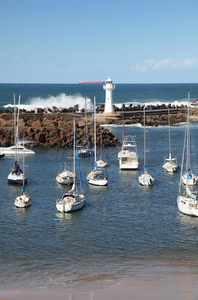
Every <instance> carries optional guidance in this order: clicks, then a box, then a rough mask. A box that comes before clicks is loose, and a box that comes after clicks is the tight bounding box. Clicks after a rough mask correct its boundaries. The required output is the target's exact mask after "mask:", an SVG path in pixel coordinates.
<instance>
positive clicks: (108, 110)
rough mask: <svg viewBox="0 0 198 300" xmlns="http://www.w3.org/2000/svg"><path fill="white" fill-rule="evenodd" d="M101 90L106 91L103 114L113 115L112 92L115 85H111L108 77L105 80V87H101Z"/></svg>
mask: <svg viewBox="0 0 198 300" xmlns="http://www.w3.org/2000/svg"><path fill="white" fill-rule="evenodd" d="M103 89H104V90H105V91H106V97H105V110H104V113H113V90H114V89H115V85H113V81H112V80H111V78H110V76H109V77H108V79H107V80H106V85H103Z"/></svg>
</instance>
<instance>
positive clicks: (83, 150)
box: [76, 98, 92, 157]
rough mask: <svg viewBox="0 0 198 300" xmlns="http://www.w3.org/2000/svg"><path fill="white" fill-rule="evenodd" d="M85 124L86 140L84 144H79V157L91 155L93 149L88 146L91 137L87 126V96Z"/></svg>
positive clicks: (77, 154)
mask: <svg viewBox="0 0 198 300" xmlns="http://www.w3.org/2000/svg"><path fill="white" fill-rule="evenodd" d="M85 125H86V142H85V143H84V144H83V145H81V146H78V153H76V156H78V157H89V156H91V154H92V150H91V149H89V146H88V141H89V137H88V126H87V101H86V98H85Z"/></svg>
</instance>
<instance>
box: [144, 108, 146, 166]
mask: <svg viewBox="0 0 198 300" xmlns="http://www.w3.org/2000/svg"><path fill="white" fill-rule="evenodd" d="M145 109H146V107H145V106H144V166H145V167H146V134H145Z"/></svg>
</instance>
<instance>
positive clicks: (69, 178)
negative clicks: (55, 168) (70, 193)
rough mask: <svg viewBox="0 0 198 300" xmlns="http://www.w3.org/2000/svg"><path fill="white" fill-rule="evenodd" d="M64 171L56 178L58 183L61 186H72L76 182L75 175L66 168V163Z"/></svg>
mask: <svg viewBox="0 0 198 300" xmlns="http://www.w3.org/2000/svg"><path fill="white" fill-rule="evenodd" d="M64 165H65V167H64V169H63V170H62V171H61V172H60V173H58V175H57V176H56V181H57V182H58V183H60V184H65V185H70V184H73V182H74V173H73V172H71V171H70V170H68V169H67V168H66V162H64Z"/></svg>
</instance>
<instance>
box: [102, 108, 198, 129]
mask: <svg viewBox="0 0 198 300" xmlns="http://www.w3.org/2000/svg"><path fill="white" fill-rule="evenodd" d="M145 109H146V117H145V123H146V126H155V127H157V126H167V124H168V109H169V112H170V123H171V125H177V124H180V123H183V122H186V118H187V106H184V105H181V106H176V105H171V104H168V105H165V104H161V105H148V106H146V108H145ZM103 110H104V107H103V105H101V106H100V107H99V108H98V112H99V116H98V119H99V118H100V120H101V124H104V123H105V124H119V125H122V123H123V120H122V119H123V113H122V108H121V109H119V108H118V107H116V106H114V114H112V115H111V116H108V115H107V116H105V115H104V114H103ZM192 115H194V116H196V115H198V109H197V108H193V109H192V110H191V116H192ZM124 119H125V124H138V123H139V124H142V125H143V124H144V105H137V106H133V105H132V104H130V105H129V106H125V105H124ZM194 119H195V118H194Z"/></svg>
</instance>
